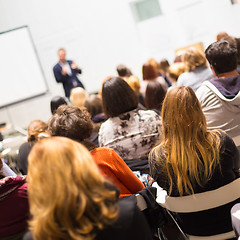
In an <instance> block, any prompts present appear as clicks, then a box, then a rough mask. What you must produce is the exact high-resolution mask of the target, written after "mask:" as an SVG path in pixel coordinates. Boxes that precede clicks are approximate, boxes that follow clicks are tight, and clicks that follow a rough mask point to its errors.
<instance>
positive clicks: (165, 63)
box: [158, 58, 170, 72]
mask: <svg viewBox="0 0 240 240" xmlns="http://www.w3.org/2000/svg"><path fill="white" fill-rule="evenodd" d="M169 67H170V64H169V62H168V60H167V59H166V58H163V59H162V60H161V61H160V63H159V65H158V68H159V69H161V70H162V71H164V72H167V70H168V68H169Z"/></svg>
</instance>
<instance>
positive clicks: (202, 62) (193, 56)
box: [183, 47, 207, 72]
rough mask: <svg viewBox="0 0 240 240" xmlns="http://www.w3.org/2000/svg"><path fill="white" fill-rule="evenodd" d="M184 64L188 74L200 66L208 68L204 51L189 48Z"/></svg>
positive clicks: (184, 55) (184, 56)
mask: <svg viewBox="0 0 240 240" xmlns="http://www.w3.org/2000/svg"><path fill="white" fill-rule="evenodd" d="M183 62H184V64H185V67H186V70H187V71H188V72H191V71H193V70H194V69H195V68H196V67H198V66H204V67H207V60H206V58H205V55H204V53H203V52H202V51H200V50H199V49H197V48H194V47H191V48H188V49H187V50H186V51H185V52H184V54H183Z"/></svg>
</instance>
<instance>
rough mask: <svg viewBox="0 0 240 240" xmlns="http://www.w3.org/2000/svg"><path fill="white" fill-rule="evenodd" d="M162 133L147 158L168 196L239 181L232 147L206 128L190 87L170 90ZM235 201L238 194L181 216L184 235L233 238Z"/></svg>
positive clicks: (220, 134)
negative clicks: (232, 216)
mask: <svg viewBox="0 0 240 240" xmlns="http://www.w3.org/2000/svg"><path fill="white" fill-rule="evenodd" d="M162 129H163V133H162V134H163V140H162V142H161V144H160V145H158V146H156V147H155V148H153V150H152V151H151V153H150V154H149V162H150V172H151V176H152V177H153V178H154V179H155V180H156V182H157V183H158V185H159V186H161V187H162V188H163V189H165V190H166V191H167V193H168V195H169V196H170V197H174V199H177V198H178V197H182V196H189V195H192V194H195V195H197V194H198V193H199V194H201V193H206V192H209V191H212V190H217V189H219V188H221V187H223V186H227V185H228V184H230V183H232V182H233V181H235V180H236V179H238V178H239V167H240V161H239V155H238V150H237V148H236V145H235V144H234V142H233V140H232V139H231V138H230V137H229V136H228V135H226V134H225V133H224V132H222V131H220V130H207V124H206V118H205V116H204V114H203V112H202V109H201V105H200V103H199V101H198V99H197V97H196V95H195V93H194V91H193V90H192V88H190V87H183V86H179V87H173V88H172V89H171V90H169V91H168V93H167V95H166V97H165V99H164V102H163V107H162ZM229 194H231V190H229ZM188 199H189V198H188ZM217 200H218V199H215V200H211V203H212V204H215V201H217ZM205 201H208V199H207V198H206V200H205ZM239 201H240V196H239V197H236V198H234V199H233V200H231V202H229V201H228V202H224V203H223V204H222V205H217V204H216V205H214V207H211V208H210V209H207V210H206V209H204V210H198V211H194V212H190V211H189V212H187V213H185V212H184V213H179V214H178V217H179V219H180V223H181V226H182V228H183V231H184V232H185V233H187V234H189V235H193V236H210V235H218V234H224V233H230V234H231V232H232V226H231V217H230V209H231V207H232V206H233V205H234V204H235V203H236V202H239ZM185 205H186V204H185ZM176 207H177V206H176ZM196 207H197V206H196ZM190 239H191V238H190ZM214 239H228V238H214Z"/></svg>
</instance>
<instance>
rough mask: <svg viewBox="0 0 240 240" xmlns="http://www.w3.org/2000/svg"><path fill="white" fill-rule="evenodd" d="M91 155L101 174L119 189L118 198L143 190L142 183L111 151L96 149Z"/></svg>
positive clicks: (101, 148)
mask: <svg viewBox="0 0 240 240" xmlns="http://www.w3.org/2000/svg"><path fill="white" fill-rule="evenodd" d="M91 154H92V157H93V159H94V160H95V162H96V163H97V165H98V167H99V168H100V171H101V172H102V174H103V175H104V176H105V177H107V179H109V180H110V181H111V182H112V183H113V184H114V185H115V186H117V187H118V188H119V189H120V196H119V197H120V198H123V197H126V196H129V195H131V194H135V193H137V192H139V191H141V190H142V189H143V188H144V185H143V183H142V182H141V181H140V180H139V179H138V178H137V177H136V176H135V175H134V173H133V172H132V170H131V169H130V168H129V167H128V166H127V164H126V163H125V162H124V161H123V160H122V158H121V157H120V156H119V155H118V154H117V153H116V152H115V151H114V150H113V149H111V148H106V147H98V148H95V149H94V150H93V151H92V152H91Z"/></svg>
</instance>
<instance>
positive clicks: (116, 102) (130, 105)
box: [102, 77, 138, 117]
mask: <svg viewBox="0 0 240 240" xmlns="http://www.w3.org/2000/svg"><path fill="white" fill-rule="evenodd" d="M102 101H103V111H104V112H105V114H106V115H107V116H109V117H116V116H118V115H120V114H122V113H125V112H128V111H131V110H133V109H135V108H137V105H138V98H137V95H136V93H135V92H134V91H133V90H132V88H131V87H130V86H129V85H128V83H127V82H125V81H124V80H123V79H121V78H119V77H112V78H110V79H109V80H107V81H106V82H105V83H104V84H103V88H102Z"/></svg>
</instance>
